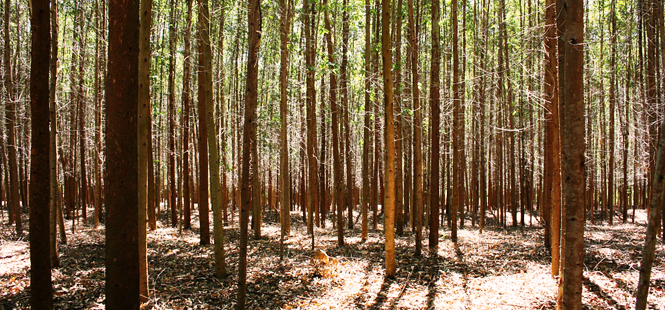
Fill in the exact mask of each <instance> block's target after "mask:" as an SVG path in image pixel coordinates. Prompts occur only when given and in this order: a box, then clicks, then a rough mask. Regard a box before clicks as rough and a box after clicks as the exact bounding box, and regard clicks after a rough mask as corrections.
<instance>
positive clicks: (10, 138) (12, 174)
mask: <svg viewBox="0 0 665 310" xmlns="http://www.w3.org/2000/svg"><path fill="white" fill-rule="evenodd" d="M9 2H10V1H8V0H7V1H5V22H4V24H5V46H4V57H3V60H2V61H3V62H4V68H5V81H4V84H5V91H6V92H7V122H6V124H7V133H8V134H7V144H8V145H9V149H8V152H9V198H10V199H9V205H10V209H11V212H12V213H13V215H14V216H13V219H14V223H15V224H16V234H17V235H21V234H22V233H23V221H22V220H21V213H22V212H21V205H20V203H19V199H20V197H19V191H18V188H19V175H18V163H17V159H16V154H17V152H18V150H17V149H18V148H17V146H16V107H17V105H18V103H17V102H16V101H15V98H14V95H15V94H14V92H15V91H14V72H15V71H14V70H13V69H12V62H11V59H12V57H11V56H10V54H11V48H10V42H11V36H10V32H9V16H10V10H9V8H10V6H9Z"/></svg>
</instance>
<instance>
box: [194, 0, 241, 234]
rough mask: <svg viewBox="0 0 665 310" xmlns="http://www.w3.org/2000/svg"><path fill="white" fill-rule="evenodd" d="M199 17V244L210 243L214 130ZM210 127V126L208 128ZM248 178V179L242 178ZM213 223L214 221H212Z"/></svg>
mask: <svg viewBox="0 0 665 310" xmlns="http://www.w3.org/2000/svg"><path fill="white" fill-rule="evenodd" d="M201 1H205V0H198V3H199V16H201V15H202V12H201V9H202V7H201ZM201 19H203V18H199V21H198V41H197V43H198V57H199V64H198V73H199V74H198V80H199V83H198V108H199V117H198V119H199V134H198V139H199V140H198V145H199V149H198V151H199V186H198V190H199V201H198V202H199V223H200V226H201V240H200V243H201V245H208V244H210V218H209V217H210V215H209V213H210V202H209V200H208V147H209V145H208V130H209V129H210V130H214V129H213V128H214V126H213V124H208V118H207V117H206V113H207V106H206V97H205V96H206V91H205V88H206V84H207V83H206V81H205V73H204V71H205V70H206V68H205V64H206V61H205V59H204V58H205V57H206V55H204V49H205V45H206V44H207V45H210V39H209V38H208V40H206V39H205V38H204V37H203V36H204V33H203V32H204V23H209V21H205V22H204V21H202V20H201ZM207 33H208V32H207V29H206V30H205V35H207ZM209 127H210V128H209ZM243 180H248V179H243ZM213 225H214V223H213Z"/></svg>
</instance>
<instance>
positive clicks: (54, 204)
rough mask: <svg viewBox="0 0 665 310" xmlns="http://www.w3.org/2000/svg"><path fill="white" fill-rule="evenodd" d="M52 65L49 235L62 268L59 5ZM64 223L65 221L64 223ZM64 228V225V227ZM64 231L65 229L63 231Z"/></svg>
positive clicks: (53, 13)
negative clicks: (57, 91) (59, 252)
mask: <svg viewBox="0 0 665 310" xmlns="http://www.w3.org/2000/svg"><path fill="white" fill-rule="evenodd" d="M50 14H51V64H50V72H51V76H50V77H49V78H50V79H49V121H50V127H49V129H50V130H49V143H50V145H51V146H50V148H49V171H50V173H49V178H50V184H49V195H50V197H49V212H50V216H49V225H50V229H49V234H50V236H51V237H50V247H51V268H56V267H60V260H59V258H58V242H57V236H58V234H57V225H58V142H57V139H56V132H57V131H58V118H57V103H56V102H55V99H56V88H57V78H58V4H57V1H53V3H51V13H50ZM63 222H64V221H63ZM63 226H64V225H63ZM63 231H64V229H63Z"/></svg>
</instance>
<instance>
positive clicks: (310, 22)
mask: <svg viewBox="0 0 665 310" xmlns="http://www.w3.org/2000/svg"><path fill="white" fill-rule="evenodd" d="M304 7H305V8H304V14H305V16H304V18H303V19H304V23H305V66H306V68H307V90H306V92H307V94H306V97H307V161H308V167H309V177H308V180H309V186H308V187H309V188H308V189H307V206H308V210H307V225H308V226H307V232H308V233H310V234H311V235H312V249H314V206H317V205H318V199H319V198H320V199H323V197H319V195H317V193H316V191H317V189H318V188H319V181H318V171H317V170H318V165H317V158H316V92H315V89H314V77H315V76H314V75H315V73H316V67H315V66H316V47H315V46H314V45H315V41H314V34H313V33H312V32H313V31H316V28H315V27H314V25H315V24H316V23H315V20H316V8H315V5H314V3H313V2H309V1H305V3H304Z"/></svg>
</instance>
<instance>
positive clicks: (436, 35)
mask: <svg viewBox="0 0 665 310" xmlns="http://www.w3.org/2000/svg"><path fill="white" fill-rule="evenodd" d="M440 14H441V9H440V8H439V0H432V59H431V74H430V86H429V88H430V90H429V104H430V122H431V123H432V125H431V128H432V132H431V141H432V142H431V153H430V168H429V171H430V173H429V175H430V180H429V192H428V196H429V198H430V199H429V207H430V223H429V225H430V231H429V248H430V250H431V251H433V253H436V250H437V247H438V246H439V148H440V147H439V136H440V133H439V130H440V129H439V123H440V119H441V116H440V111H441V110H440V109H441V108H440V106H439V99H440V96H441V94H440V93H439V90H440V87H441V85H440V84H441V82H440V72H439V71H440V70H439V68H440V63H441V48H440V36H441V33H440V30H439V22H440Z"/></svg>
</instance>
